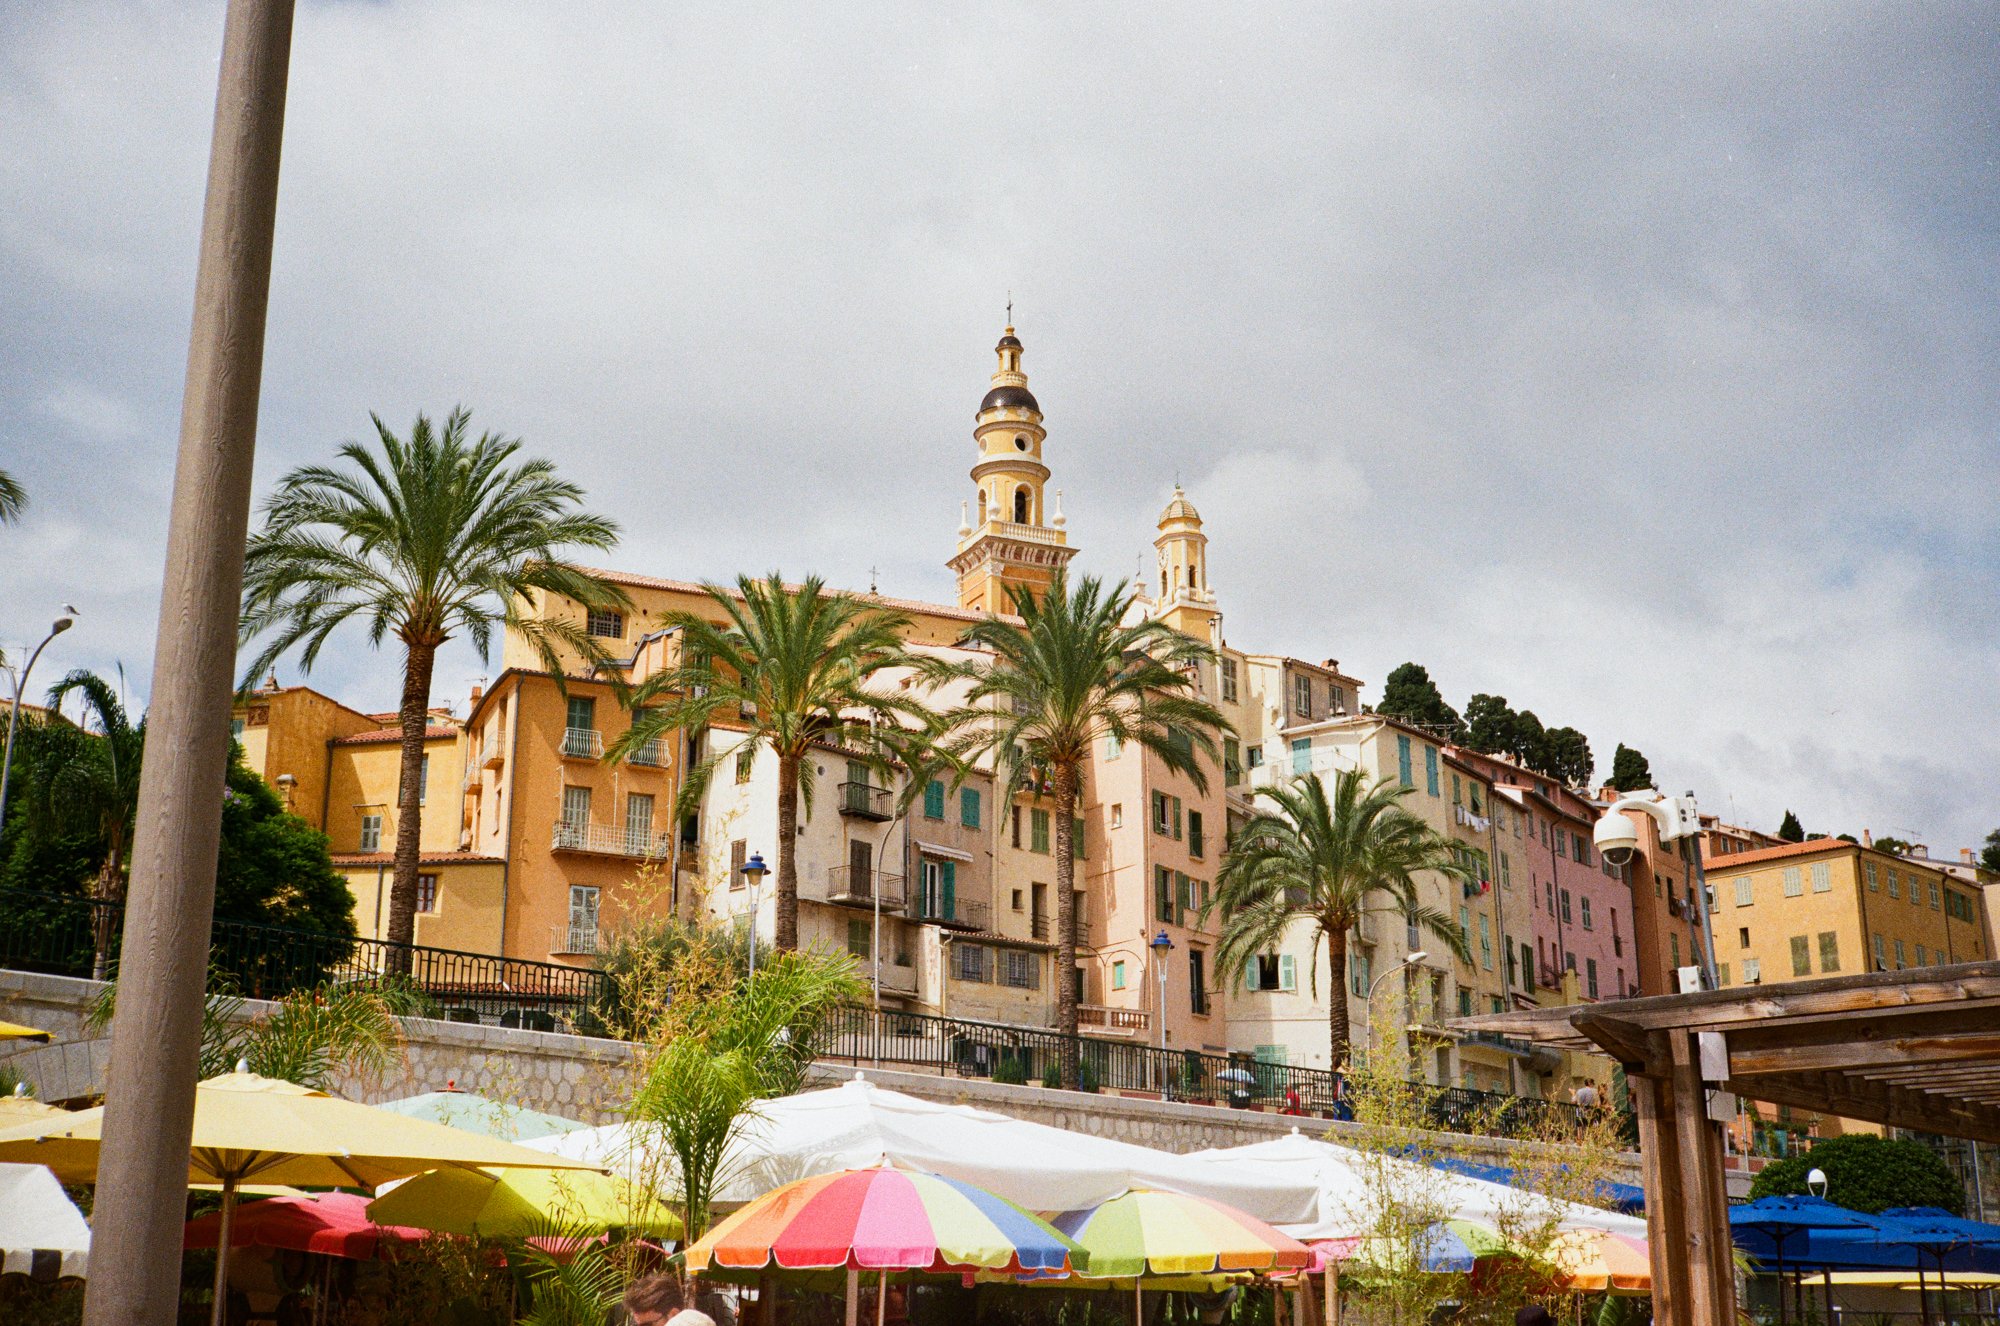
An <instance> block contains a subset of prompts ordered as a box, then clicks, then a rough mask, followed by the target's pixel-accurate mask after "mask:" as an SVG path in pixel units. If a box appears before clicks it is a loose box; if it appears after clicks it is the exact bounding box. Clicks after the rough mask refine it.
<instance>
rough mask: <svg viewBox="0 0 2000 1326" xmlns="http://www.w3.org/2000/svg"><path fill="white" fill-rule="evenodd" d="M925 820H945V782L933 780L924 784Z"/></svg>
mask: <svg viewBox="0 0 2000 1326" xmlns="http://www.w3.org/2000/svg"><path fill="white" fill-rule="evenodd" d="M924 818H925V819H927V820H941V819H943V818H944V780H942V779H939V778H933V779H931V780H930V781H929V782H928V783H925V784H924Z"/></svg>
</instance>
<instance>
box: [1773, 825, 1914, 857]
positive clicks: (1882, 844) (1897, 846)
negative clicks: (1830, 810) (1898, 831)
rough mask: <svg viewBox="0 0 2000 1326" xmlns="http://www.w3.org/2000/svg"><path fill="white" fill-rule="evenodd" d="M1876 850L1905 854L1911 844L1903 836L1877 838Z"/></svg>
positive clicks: (1898, 854)
mask: <svg viewBox="0 0 2000 1326" xmlns="http://www.w3.org/2000/svg"><path fill="white" fill-rule="evenodd" d="M1781 833H1782V831H1781ZM1807 837H1811V835H1810V834H1808V835H1807ZM1875 850H1876V851H1878V852H1890V853H1893V854H1894V855H1896V856H1904V855H1907V854H1908V853H1909V850H1910V844H1909V843H1908V842H1907V841H1905V840H1904V839H1901V838H1877V839H1876V840H1875Z"/></svg>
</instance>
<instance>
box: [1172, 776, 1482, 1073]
mask: <svg viewBox="0 0 2000 1326" xmlns="http://www.w3.org/2000/svg"><path fill="white" fill-rule="evenodd" d="M1409 790H1410V789H1408V788H1403V787H1398V786H1396V785H1395V783H1394V782H1393V780H1390V779H1383V780H1382V781H1380V782H1376V783H1373V784H1371V783H1369V782H1368V781H1367V780H1366V777H1365V775H1363V773H1362V772H1361V771H1360V770H1358V769H1345V770H1342V771H1341V772H1340V774H1339V775H1338V776H1337V778H1336V779H1335V781H1334V788H1333V796H1332V799H1331V800H1329V799H1328V797H1327V789H1326V785H1325V784H1324V783H1323V782H1322V781H1321V780H1320V779H1318V778H1315V777H1312V776H1311V775H1306V776H1303V777H1300V778H1298V779H1296V780H1294V781H1293V782H1292V783H1290V784H1280V785H1278V786H1274V787H1269V788H1262V789H1259V791H1258V793H1257V795H1258V796H1259V797H1260V798H1262V799H1265V800H1268V801H1269V802H1270V805H1269V806H1268V807H1260V808H1259V809H1258V810H1257V811H1256V812H1255V813H1254V814H1252V815H1251V816H1250V818H1249V819H1247V820H1245V821H1244V822H1243V824H1242V826H1241V827H1240V828H1238V829H1237V830H1236V831H1235V832H1234V833H1233V834H1232V835H1231V836H1230V845H1229V850H1228V852H1227V853H1226V854H1225V855H1224V857H1223V861H1222V869H1221V871H1220V872H1219V873H1218V874H1217V876H1216V890H1215V895H1214V897H1213V898H1212V899H1211V900H1210V904H1209V906H1210V908H1212V909H1214V910H1216V911H1219V912H1221V914H1222V918H1223V919H1222V942H1221V944H1220V945H1218V946H1217V951H1216V970H1217V972H1218V973H1231V974H1233V973H1235V972H1239V971H1242V970H1243V967H1244V965H1245V964H1246V963H1248V962H1249V961H1250V960H1251V959H1252V958H1255V957H1257V956H1258V955H1259V954H1262V953H1267V952H1269V951H1271V950H1272V949H1273V948H1276V947H1277V946H1278V944H1279V943H1280V942H1281V941H1282V940H1283V938H1284V936H1285V933H1286V932H1287V931H1288V930H1289V929H1290V928H1291V927H1292V925H1293V923H1294V922H1301V921H1303V922H1306V923H1308V924H1309V925H1310V926H1311V928H1312V935H1313V941H1312V949H1311V952H1310V953H1309V954H1308V955H1307V959H1306V960H1307V963H1308V965H1309V966H1310V967H1311V968H1312V971H1313V994H1314V996H1315V997H1317V996H1318V993H1319V990H1318V980H1319V966H1318V961H1317V959H1318V955H1319V946H1320V945H1321V944H1322V943H1323V944H1325V945H1326V949H1327V958H1328V962H1329V966H1330V967H1331V969H1332V972H1333V979H1334V981H1335V982H1340V981H1343V980H1345V978H1346V972H1347V935H1348V931H1350V930H1352V929H1353V928H1354V926H1355V924H1356V923H1357V922H1358V921H1359V920H1360V919H1361V917H1362V916H1363V915H1364V914H1367V913H1370V912H1380V913H1392V914H1394V915H1396V916H1398V917H1401V918H1404V919H1407V920H1408V921H1411V922H1413V923H1415V924H1416V925H1418V926H1420V927H1422V928H1423V929H1424V930H1426V931H1428V932H1429V933H1430V934H1431V935H1432V936H1433V937H1434V938H1435V939H1436V940H1437V941H1438V942H1439V943H1440V944H1441V945H1443V946H1444V947H1445V948H1447V949H1449V950H1450V951H1451V952H1452V953H1454V954H1455V955H1457V956H1458V957H1459V958H1460V959H1461V960H1464V961H1469V960H1470V948H1469V946H1468V944H1467V942H1466V938H1465V935H1464V934H1463V933H1462V932H1461V931H1460V930H1459V928H1458V925H1457V922H1456V921H1455V920H1454V919H1453V918H1452V916H1451V915H1450V913H1449V912H1448V911H1445V910H1440V909H1438V908H1435V907H1430V906H1426V905H1425V904H1424V902H1423V900H1422V898H1421V897H1419V895H1418V892H1417V879H1416V877H1417V875H1419V874H1420V873H1422V872H1424V871H1427V870H1428V871H1434V872H1436V873H1438V874H1440V875H1443V876H1444V877H1445V878H1446V879H1447V880H1450V881H1454V882H1459V883H1463V882H1465V881H1468V880H1471V879H1473V878H1475V877H1476V872H1475V869H1474V867H1472V866H1471V865H1469V864H1468V863H1467V862H1466V860H1465V859H1464V858H1463V857H1462V856H1460V855H1459V854H1457V853H1456V852H1454V851H1453V849H1452V846H1451V844H1450V843H1449V842H1447V841H1446V840H1445V839H1444V838H1443V837H1442V836H1441V835H1439V834H1438V833H1437V831H1436V830H1434V829H1432V828H1431V827H1430V826H1429V825H1427V824H1425V823H1424V822H1423V821H1422V820H1420V819H1418V818H1417V817H1416V816H1415V815H1413V814H1411V813H1410V812H1409V811H1407V810H1405V809H1403V807H1402V805H1401V801H1402V798H1403V797H1404V796H1405V795H1407V793H1408V792H1409ZM1203 916H1204V918H1206V916H1207V913H1206V912H1204V913H1203ZM1225 979H1227V978H1226V977H1225ZM1326 1009H1327V1039H1328V1043H1329V1047H1330V1049H1331V1051H1332V1053H1331V1057H1330V1058H1329V1059H1328V1061H1327V1062H1328V1063H1329V1064H1331V1065H1332V1066H1334V1067H1336V1068H1338V1067H1339V1066H1340V1065H1342V1064H1344V1063H1345V1062H1346V1061H1347V1058H1348V1038H1349V1029H1348V1025H1347V1000H1346V998H1345V996H1344V994H1343V992H1342V990H1341V989H1340V988H1336V989H1335V990H1334V991H1333V992H1332V993H1331V994H1330V995H1329V997H1328V998H1327V1000H1326Z"/></svg>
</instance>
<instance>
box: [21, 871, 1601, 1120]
mask: <svg viewBox="0 0 2000 1326" xmlns="http://www.w3.org/2000/svg"><path fill="white" fill-rule="evenodd" d="M123 924H124V907H123V905H122V904H119V903H113V902H103V901H98V900H96V899H91V898H84V897H79V896H76V895H73V894H68V895H65V894H41V893H24V892H19V891H15V890H0V967H4V968H11V969H14V970H17V971H36V972H47V973H50V974H53V975H58V976H81V977H88V976H91V975H93V974H94V973H95V972H97V971H100V970H107V969H108V970H109V971H112V972H115V971H116V968H117V958H118V953H117V948H118V943H119V936H120V931H121V929H122V927H123ZM100 957H101V959H102V964H103V965H102V966H100ZM209 966H210V972H211V974H212V979H213V980H214V982H215V984H216V985H217V986H218V988H227V989H229V990H232V991H233V992H235V993H238V994H242V995H247V996H250V997H252V998H264V999H270V998H276V997H278V996H281V995H284V994H286V993H289V992H290V991H293V990H299V989H305V988H309V987H311V986H313V985H316V984H319V983H320V982H323V981H329V980H331V981H368V980H377V979H381V978H383V977H385V976H388V975H391V974H392V973H394V974H401V975H402V976H403V977H404V978H405V979H407V981H408V982H409V983H410V984H411V985H412V986H414V987H415V988H417V989H418V990H420V991H422V992H423V993H424V995H426V996H427V997H428V998H429V999H430V1000H431V1001H432V1002H433V1004H434V1005H435V1010H436V1013H437V1015H438V1016H441V1017H445V1018H450V1019H452V1020H454V1021H460V1022H489V1023H498V1024H499V1025H501V1026H515V1027H526V1028H528V1029H531V1030H537V1031H559V1030H560V1031H576V1032H581V1033H584V1034H602V1023H601V1022H600V1021H599V1016H598V1014H599V1011H600V1010H602V1009H604V1008H606V1007H608V1005H609V1004H610V1002H611V1001H612V1000H614V999H615V998H616V988H615V979H616V978H615V976H614V975H613V974H612V973H608V972H604V971H599V970H596V969H593V968H585V967H565V966H562V965H560V964H558V963H549V962H529V961H524V960H522V959H518V958H500V957H493V956H491V955H488V954H481V953H462V952H458V951H455V950H452V949H438V948H428V947H425V946H422V945H415V944H391V943H388V942H386V941H383V940H375V939H362V938H354V937H348V936H341V935H330V934H323V933H319V932H316V931H310V930H297V929H289V928H286V927H283V926H270V925H261V924H257V923H255V922H249V921H232V920H219V921H217V922H215V924H214V929H213V931H212V934H211V938H210V949H209ZM1065 1039H1066V1038H1065V1037H1064V1036H1063V1035H1062V1034H1061V1033H1059V1032H1055V1031H1050V1030H1046V1029H1043V1028H1038V1027H1021V1026H1007V1025H1001V1024H997V1023H988V1022H967V1021H963V1020H960V1019H957V1018H943V1017H932V1016H930V1015H929V1014H924V1013H901V1012H876V1011H874V1010H872V1009H866V1008H847V1009H843V1010H841V1011H840V1013H839V1014H838V1015H837V1016H836V1017H835V1018H834V1019H833V1022H832V1024H831V1026H830V1027H829V1029H828V1033H827V1044H826V1048H825V1050H824V1052H823V1054H822V1057H823V1058H826V1059H831V1060H836V1061H842V1062H847V1063H852V1064H855V1065H879V1066H881V1067H884V1068H895V1069H905V1070H912V1071H916V1072H927V1073H938V1074H944V1075H955V1076H960V1077H983V1078H988V1079H990V1080H992V1081H996V1082H1015V1083H1042V1084H1044V1085H1054V1084H1055V1083H1056V1082H1057V1081H1058V1079H1057V1076H1056V1070H1057V1065H1058V1064H1059V1063H1060V1060H1061V1054H1062V1048H1063V1043H1064V1040H1065ZM1075 1042H1076V1046H1077V1061H1078V1064H1079V1068H1080V1076H1081V1079H1082V1087H1083V1089H1084V1090H1086V1091H1128V1092H1145V1093H1150V1094H1155V1095H1158V1096H1159V1097H1161V1098H1162V1099H1165V1100H1174V1101H1183V1102H1188V1103H1193V1104H1205V1105H1223V1106H1234V1107H1238V1108H1250V1107H1252V1106H1258V1107H1262V1108H1264V1109H1270V1110H1281V1111H1287V1112H1293V1113H1298V1114H1302V1115H1314V1116H1318V1117H1322V1118H1342V1117H1345V1115H1346V1113H1347V1111H1346V1107H1345V1105H1344V1103H1343V1100H1342V1094H1343V1093H1342V1089H1341V1081H1340V1076H1339V1074H1337V1073H1330V1072H1327V1071H1326V1070H1324V1069H1318V1068H1302V1067H1297V1066H1294V1065H1290V1064H1272V1063H1264V1062H1261V1061H1259V1060H1256V1059H1254V1058H1252V1057H1250V1056H1247V1055H1246V1056H1237V1055H1219V1054H1205V1053H1202V1052H1201V1051H1198V1050H1191V1049H1189V1050H1170V1049H1163V1048H1161V1047H1158V1046H1152V1045H1146V1044H1144V1043H1142V1042H1135V1041H1130V1040H1111V1039H1106V1038H1102V1037H1093V1036H1079V1037H1076V1038H1075ZM1421 1089H1422V1090H1423V1091H1424V1092H1425V1096H1426V1108H1427V1109H1428V1111H1429V1113H1430V1116H1431V1122H1432V1123H1433V1125H1434V1126H1436V1127H1437V1128H1439V1129H1441V1130H1444V1131H1449V1132H1458V1133H1466V1132H1490V1133H1494V1134H1497V1135H1500V1136H1510V1135H1519V1134H1521V1133H1523V1132H1525V1131H1528V1130H1529V1129H1539V1128H1540V1127H1541V1126H1542V1125H1544V1124H1545V1123H1546V1121H1547V1119H1548V1116H1549V1115H1550V1114H1551V1113H1552V1112H1554V1113H1556V1114H1557V1115H1559V1116H1562V1117H1565V1118H1575V1117H1577V1115H1578V1110H1577V1107H1576V1106H1574V1105H1570V1104H1567V1103H1564V1102H1560V1101H1546V1100H1538V1099H1534V1098H1532V1097H1526V1096H1508V1095H1502V1094H1498V1093H1494V1092H1486V1091H1473V1090H1470V1089H1468V1088H1464V1087H1437V1088H1421Z"/></svg>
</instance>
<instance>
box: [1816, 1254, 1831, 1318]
mask: <svg viewBox="0 0 2000 1326" xmlns="http://www.w3.org/2000/svg"><path fill="white" fill-rule="evenodd" d="M1819 1274H1820V1283H1821V1284H1822V1285H1823V1286H1824V1287H1825V1289H1826V1326H1833V1267H1831V1266H1822V1267H1820V1268H1819Z"/></svg>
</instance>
